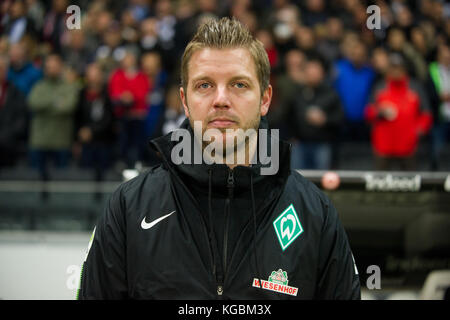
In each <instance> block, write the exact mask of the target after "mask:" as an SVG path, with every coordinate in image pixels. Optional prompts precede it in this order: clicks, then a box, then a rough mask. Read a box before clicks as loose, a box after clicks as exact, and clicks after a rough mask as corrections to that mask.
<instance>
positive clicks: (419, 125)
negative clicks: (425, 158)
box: [365, 78, 432, 157]
mask: <svg viewBox="0 0 450 320" xmlns="http://www.w3.org/2000/svg"><path fill="white" fill-rule="evenodd" d="M420 99H421V98H420V96H419V94H418V92H416V91H414V90H413V89H412V88H411V87H410V83H409V79H408V78H404V79H401V80H397V81H394V80H392V79H387V81H386V86H385V88H383V89H381V90H379V91H377V92H376V93H375V95H374V101H373V102H372V103H371V104H369V105H368V106H367V107H366V109H365V118H366V120H368V121H369V122H371V123H372V125H373V127H372V146H373V148H374V151H375V153H376V154H378V155H380V156H396V157H408V156H411V155H413V154H414V153H415V152H416V149H417V145H418V142H419V136H420V134H424V133H426V132H427V131H428V130H429V129H430V127H431V124H432V116H431V113H430V112H429V111H428V110H423V107H422V106H423V102H421V101H420ZM386 103H388V104H389V105H391V106H392V107H393V108H394V109H395V110H396V111H397V116H396V117H395V118H394V119H393V120H386V119H385V118H382V117H380V116H379V115H378V111H379V110H380V109H381V108H383V104H386Z"/></svg>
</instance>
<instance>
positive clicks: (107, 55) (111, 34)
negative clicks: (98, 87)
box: [95, 22, 125, 76]
mask: <svg viewBox="0 0 450 320" xmlns="http://www.w3.org/2000/svg"><path fill="white" fill-rule="evenodd" d="M101 35H102V42H101V44H100V46H99V47H98V48H97V50H96V52H95V61H96V62H98V63H99V64H100V66H101V67H102V70H103V72H104V74H105V75H107V76H110V75H111V73H112V72H113V71H114V70H115V69H116V68H117V67H118V66H119V65H120V60H121V59H122V58H123V56H124V55H125V46H124V45H123V41H122V36H121V27H120V24H119V23H118V22H112V23H111V25H110V26H109V27H108V28H107V29H106V30H105V32H104V33H102V34H101Z"/></svg>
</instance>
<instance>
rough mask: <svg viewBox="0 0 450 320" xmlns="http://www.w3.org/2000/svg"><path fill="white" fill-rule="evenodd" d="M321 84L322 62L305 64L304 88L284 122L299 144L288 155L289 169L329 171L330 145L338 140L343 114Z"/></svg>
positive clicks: (329, 89)
mask: <svg viewBox="0 0 450 320" xmlns="http://www.w3.org/2000/svg"><path fill="white" fill-rule="evenodd" d="M324 80H325V70H324V66H323V64H322V62H321V61H320V60H319V59H311V60H309V61H308V62H307V63H306V67H305V84H304V85H303V86H301V87H300V89H299V91H298V93H297V94H296V95H295V96H293V97H292V98H293V99H292V103H291V107H290V110H289V112H288V114H287V119H286V122H288V123H290V124H291V128H292V130H291V131H292V132H294V133H295V136H296V138H297V139H298V141H299V143H298V144H297V145H295V146H294V148H293V152H292V153H293V157H292V168H293V169H300V168H301V169H320V170H329V169H330V168H331V160H332V143H333V142H335V138H336V137H337V136H338V133H339V128H340V125H341V123H342V120H343V118H344V113H343V110H342V107H341V103H340V100H339V96H338V95H337V93H336V91H335V90H334V89H333V88H332V87H331V86H329V85H328V84H326V83H324ZM294 150H295V152H294Z"/></svg>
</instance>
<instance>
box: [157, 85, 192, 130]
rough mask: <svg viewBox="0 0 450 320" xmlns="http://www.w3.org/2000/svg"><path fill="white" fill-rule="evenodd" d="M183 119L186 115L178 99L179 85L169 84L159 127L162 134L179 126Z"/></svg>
mask: <svg viewBox="0 0 450 320" xmlns="http://www.w3.org/2000/svg"><path fill="white" fill-rule="evenodd" d="M184 119H186V116H185V114H184V109H183V104H182V103H181V99H180V87H179V86H178V85H171V86H170V87H169V88H168V90H167V94H166V99H165V111H164V117H163V121H162V129H161V131H162V132H161V133H162V135H166V134H168V133H170V132H172V131H174V130H176V129H177V128H179V127H180V125H181V124H182V123H183V121H184Z"/></svg>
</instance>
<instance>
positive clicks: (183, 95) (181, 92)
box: [180, 87, 189, 118]
mask: <svg viewBox="0 0 450 320" xmlns="http://www.w3.org/2000/svg"><path fill="white" fill-rule="evenodd" d="M180 98H181V103H182V104H183V109H184V115H185V116H186V118H189V108H188V106H187V96H186V93H185V92H184V88H183V87H180Z"/></svg>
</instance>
